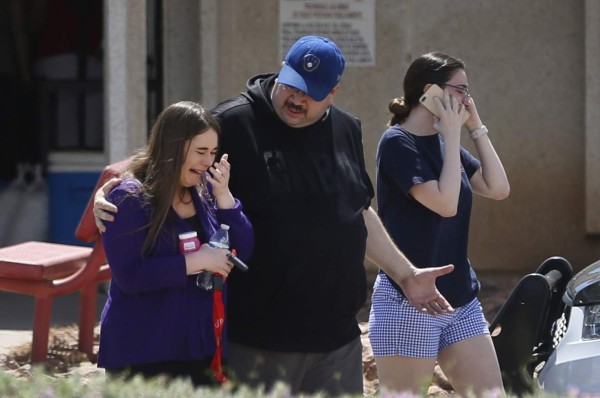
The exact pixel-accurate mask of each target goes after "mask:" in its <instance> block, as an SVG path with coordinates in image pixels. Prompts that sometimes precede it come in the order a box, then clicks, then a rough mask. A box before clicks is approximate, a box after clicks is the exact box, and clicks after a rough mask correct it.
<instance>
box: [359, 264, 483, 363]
mask: <svg viewBox="0 0 600 398" xmlns="http://www.w3.org/2000/svg"><path fill="white" fill-rule="evenodd" d="M454 311H455V312H454V313H452V314H444V315H435V316H433V315H429V314H424V313H421V312H419V311H417V310H416V309H415V308H414V307H413V306H412V305H411V304H410V303H409V302H408V300H407V299H406V298H405V297H404V296H403V295H402V294H401V293H400V292H398V291H397V290H396V289H395V288H394V286H392V284H391V283H390V281H389V279H388V277H387V275H382V274H380V275H379V276H378V277H377V280H376V281H375V286H374V289H373V296H372V305H371V314H370V316H369V339H370V340H371V346H372V348H373V354H374V355H375V356H395V355H400V356H406V357H413V358H435V357H437V355H438V353H439V352H440V351H442V350H443V349H444V348H446V347H448V346H449V345H451V344H454V343H456V342H457V341H460V340H464V339H467V338H470V337H474V336H478V335H482V334H489V330H488V323H487V321H486V320H485V317H484V315H483V309H482V308H481V304H480V303H479V300H477V298H475V299H474V300H473V301H471V302H470V303H468V304H466V305H464V306H462V307H459V308H455V309H454Z"/></svg>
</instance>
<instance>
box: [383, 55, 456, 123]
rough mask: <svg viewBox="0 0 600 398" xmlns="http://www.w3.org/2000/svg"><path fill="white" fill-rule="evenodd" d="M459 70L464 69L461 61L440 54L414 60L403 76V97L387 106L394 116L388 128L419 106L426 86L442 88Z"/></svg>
mask: <svg viewBox="0 0 600 398" xmlns="http://www.w3.org/2000/svg"><path fill="white" fill-rule="evenodd" d="M459 69H463V70H464V69H465V63H464V62H463V61H462V60H460V59H458V58H454V57H451V56H449V55H446V54H443V53H440V52H430V53H427V54H423V55H421V56H420V57H419V58H417V59H415V60H414V61H413V62H412V64H410V66H409V67H408V70H407V71H406V76H404V97H398V98H394V99H393V100H391V101H390V103H389V105H388V109H389V111H390V112H391V113H392V114H393V115H394V116H392V118H391V120H390V121H389V123H388V126H393V125H395V124H401V123H402V122H404V121H405V120H406V118H407V117H408V115H409V114H410V111H411V110H412V109H413V108H414V107H415V106H417V105H418V104H419V98H421V96H422V95H423V88H424V87H425V85H426V84H437V85H438V86H443V85H444V83H446V82H447V81H448V80H450V79H452V76H454V74H455V73H456V72H457V71H458V70H459Z"/></svg>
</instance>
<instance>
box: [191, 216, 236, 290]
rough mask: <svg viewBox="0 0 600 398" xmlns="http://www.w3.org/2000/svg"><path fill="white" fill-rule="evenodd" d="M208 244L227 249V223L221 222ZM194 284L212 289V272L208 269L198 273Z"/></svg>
mask: <svg viewBox="0 0 600 398" xmlns="http://www.w3.org/2000/svg"><path fill="white" fill-rule="evenodd" d="M208 244H209V245H210V247H215V248H218V249H229V225H227V224H221V228H219V229H218V230H217V232H215V233H214V234H213V236H211V238H210V239H209V241H208ZM196 284H197V285H198V286H200V287H201V288H203V289H204V290H212V289H213V287H214V282H213V273H212V272H210V271H203V272H201V273H199V274H198V279H197V281H196Z"/></svg>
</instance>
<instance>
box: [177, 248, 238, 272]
mask: <svg viewBox="0 0 600 398" xmlns="http://www.w3.org/2000/svg"><path fill="white" fill-rule="evenodd" d="M229 253H230V252H229V250H226V249H217V248H213V247H210V245H208V244H207V243H205V244H203V245H202V246H200V250H198V251H195V252H193V253H189V254H186V267H187V273H188V275H191V274H197V273H198V272H201V271H210V272H213V273H216V274H220V275H222V276H227V275H229V273H230V272H231V269H232V268H233V263H232V262H230V261H229V259H228V258H227V255H228V254H229Z"/></svg>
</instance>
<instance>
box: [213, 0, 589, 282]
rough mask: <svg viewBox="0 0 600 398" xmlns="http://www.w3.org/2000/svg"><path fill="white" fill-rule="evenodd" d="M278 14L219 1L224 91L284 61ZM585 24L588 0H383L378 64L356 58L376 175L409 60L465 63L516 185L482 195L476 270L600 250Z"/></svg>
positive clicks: (353, 87)
mask: <svg viewBox="0 0 600 398" xmlns="http://www.w3.org/2000/svg"><path fill="white" fill-rule="evenodd" d="M278 23H279V1H278V0H253V1H240V0H220V1H219V2H218V7H217V23H216V26H217V29H218V34H217V35H216V37H217V40H218V43H217V44H218V48H219V51H218V62H217V64H218V71H217V76H218V79H217V80H218V84H217V87H218V89H217V92H218V97H219V98H218V100H223V99H225V98H228V97H230V96H233V95H236V94H237V93H239V92H240V91H242V90H243V88H244V87H245V82H246V79H247V78H248V77H249V76H251V75H253V74H256V73H259V72H268V71H276V70H278V65H279V63H280V61H281V60H279V59H278V45H279V40H278V26H279V25H278ZM585 31H586V30H585V2H584V1H575V0H572V1H548V0H529V1H500V0H498V1H480V0H462V1H450V0H447V1H443V0H414V1H408V0H377V1H376V42H377V48H376V53H377V58H376V66H375V67H368V68H357V67H354V68H353V67H349V68H347V70H346V72H345V74H344V77H343V79H342V89H341V91H340V92H339V94H337V95H336V98H335V99H336V102H337V104H338V105H340V106H342V107H343V108H345V109H347V110H349V111H351V112H353V113H355V114H356V115H357V116H359V117H360V118H361V119H362V121H363V133H364V143H365V157H366V160H367V164H368V166H369V168H370V173H371V175H372V176H374V157H375V150H376V146H377V142H378V139H379V136H380V134H381V133H382V131H383V129H384V127H385V124H386V123H387V120H388V117H389V115H388V112H387V103H388V101H389V100H390V99H391V98H392V97H395V96H399V95H402V92H401V86H402V78H403V76H404V72H405V71H406V68H407V67H408V65H409V63H410V62H411V61H412V60H413V59H414V58H415V57H417V56H418V55H420V54H422V53H424V52H427V51H431V50H440V51H443V52H447V53H449V54H452V55H455V56H458V57H460V58H462V59H463V60H464V61H465V62H466V64H467V68H468V70H467V72H468V76H469V83H470V86H471V88H472V92H473V95H474V97H475V99H476V101H477V104H478V110H479V113H480V115H481V116H482V120H483V121H484V123H485V124H486V125H487V126H488V128H489V130H490V134H491V138H492V140H493V142H494V144H495V146H496V149H497V151H498V152H499V154H500V156H501V157H502V159H503V161H504V164H505V166H506V170H507V172H508V175H509V178H510V181H511V186H512V194H511V196H510V198H509V199H507V200H505V201H504V202H491V201H489V200H480V199H479V198H478V199H476V200H475V204H474V211H473V222H472V231H471V246H470V247H471V249H470V253H471V260H472V262H473V265H474V266H475V268H476V269H497V270H518V271H533V270H534V269H535V268H536V267H537V265H538V264H539V263H540V262H541V261H543V260H544V259H545V258H547V257H549V256H552V255H560V256H564V257H566V258H567V259H568V260H570V261H571V262H572V264H573V265H574V267H575V268H576V269H580V268H582V267H583V266H585V265H588V264H589V263H591V262H593V261H595V260H598V259H599V258H600V238H599V237H598V236H596V237H593V236H590V235H587V234H586V231H585V224H586V221H585V216H586V215H585V191H586V184H585V167H586V166H585V146H584V142H585V141H584V140H585V126H584V121H585V106H584V105H585V104H584V99H585V92H584V82H585V61H586V58H585V56H586V54H585V47H584V45H585V41H584V39H585ZM589 39H590V38H588V40H589ZM593 39H594V40H597V41H596V43H597V46H596V47H598V46H600V38H593ZM589 46H590V43H589V42H588V47H589ZM467 137H468V136H467V134H466V133H465V134H464V135H463V139H464V141H465V146H467V148H468V149H473V147H472V145H471V144H470V142H468V141H469V140H468V139H467ZM598 183H599V184H600V182H598ZM598 207H599V208H600V205H599V206H598Z"/></svg>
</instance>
